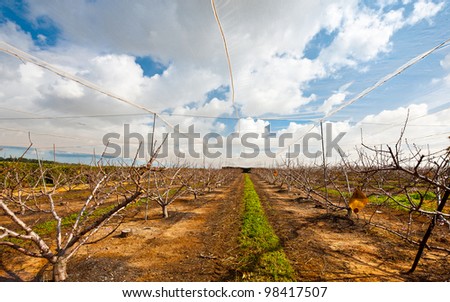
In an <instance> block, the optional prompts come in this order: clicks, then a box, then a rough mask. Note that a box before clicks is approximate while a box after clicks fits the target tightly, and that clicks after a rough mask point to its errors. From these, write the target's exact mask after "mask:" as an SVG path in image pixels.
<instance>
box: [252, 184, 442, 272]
mask: <svg viewBox="0 0 450 302" xmlns="http://www.w3.org/2000/svg"><path fill="white" fill-rule="evenodd" d="M252 180H253V182H254V184H255V188H256V191H257V192H258V195H259V196H260V197H261V200H262V202H263V205H264V206H265V209H266V213H267V215H268V217H269V220H270V222H271V224H272V225H273V227H274V229H275V232H276V233H277V235H278V236H279V237H280V239H281V241H282V243H283V246H284V249H285V253H286V255H287V257H288V258H289V259H290V261H291V264H292V266H293V268H294V269H295V271H296V275H297V279H298V280H299V281H450V255H449V253H447V252H440V251H435V250H432V251H430V250H426V251H425V252H424V255H423V258H422V260H421V262H420V263H419V266H418V268H417V269H416V272H414V273H413V274H412V275H406V274H404V273H403V272H405V271H408V270H409V268H410V267H411V264H412V262H413V259H414V257H415V255H416V252H417V248H418V247H417V246H416V245H413V244H411V243H407V242H406V241H404V240H402V239H401V238H400V237H398V236H395V235H392V234H391V233H388V232H387V231H385V230H382V229H380V228H375V227H373V226H369V225H367V223H366V222H367V220H368V219H370V218H372V222H376V223H379V224H383V225H384V226H387V227H388V228H390V229H392V230H401V229H402V228H404V227H405V221H406V218H407V217H408V215H407V213H406V214H405V212H399V211H394V210H392V209H389V208H385V209H382V210H380V209H375V208H371V207H367V208H366V209H364V210H363V213H361V215H360V217H359V218H355V219H353V221H351V220H349V219H346V217H345V214H346V213H345V212H330V213H327V210H326V209H324V208H321V207H318V205H317V204H316V203H314V202H313V201H311V200H307V199H304V198H301V195H294V194H288V193H287V192H286V190H280V188H279V187H274V186H271V185H269V184H267V183H265V182H263V181H261V180H260V179H258V178H257V177H256V176H254V175H252ZM377 210H378V212H375V211H377ZM374 212H375V213H376V214H375V215H374V216H372V217H371V216H370V214H371V213H374ZM416 219H417V220H420V218H416ZM428 222H429V220H428V218H426V217H423V218H422V221H421V222H420V221H419V223H418V224H419V225H420V228H419V229H414V230H413V233H414V232H416V233H418V234H422V233H423V231H424V229H425V228H426V227H427V226H428ZM432 237H433V241H432V243H433V244H434V243H436V242H438V243H439V245H440V246H443V247H446V248H447V249H450V244H449V241H448V240H447V239H448V238H450V230H449V228H448V226H440V227H436V228H435V231H434V233H433V235H432Z"/></svg>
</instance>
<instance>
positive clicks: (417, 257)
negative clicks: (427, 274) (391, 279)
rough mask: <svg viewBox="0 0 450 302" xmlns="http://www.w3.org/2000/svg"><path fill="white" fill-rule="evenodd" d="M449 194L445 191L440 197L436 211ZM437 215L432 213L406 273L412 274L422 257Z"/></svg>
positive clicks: (440, 209)
mask: <svg viewBox="0 0 450 302" xmlns="http://www.w3.org/2000/svg"><path fill="white" fill-rule="evenodd" d="M449 196H450V191H448V190H447V191H445V193H444V196H443V197H442V200H441V203H440V204H439V206H438V208H437V209H436V212H442V210H443V209H444V207H445V204H446V203H447V200H448V198H449ZM437 217H438V214H435V215H433V217H432V218H431V221H430V225H429V226H428V229H427V231H426V232H425V235H424V236H423V238H422V241H421V242H420V245H419V250H418V251H417V254H416V258H415V259H414V263H413V265H412V267H411V269H410V270H409V271H408V272H407V274H412V273H414V271H415V270H416V267H417V265H418V264H419V261H420V258H421V257H422V253H423V250H424V249H425V247H426V246H427V241H428V238H430V236H431V233H432V232H433V229H434V226H435V225H436V219H437Z"/></svg>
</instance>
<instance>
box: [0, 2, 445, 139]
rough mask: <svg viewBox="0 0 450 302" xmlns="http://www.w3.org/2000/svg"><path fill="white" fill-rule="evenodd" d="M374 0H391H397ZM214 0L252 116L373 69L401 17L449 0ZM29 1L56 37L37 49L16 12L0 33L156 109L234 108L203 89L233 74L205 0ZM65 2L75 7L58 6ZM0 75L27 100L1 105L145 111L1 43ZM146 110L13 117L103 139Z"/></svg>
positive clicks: (295, 109)
mask: <svg viewBox="0 0 450 302" xmlns="http://www.w3.org/2000/svg"><path fill="white" fill-rule="evenodd" d="M403 2H405V1H403ZM379 3H380V5H383V6H388V5H391V4H394V1H392V0H380V1H379ZM397 3H399V2H398V1H397ZM216 4H217V8H218V13H219V16H220V18H221V21H222V25H223V28H224V31H225V35H226V38H227V42H228V46H229V50H230V55H231V62H232V67H233V72H234V78H235V88H236V105H237V106H238V107H239V108H240V110H241V114H242V115H243V116H253V117H255V116H261V115H263V114H269V113H273V114H276V115H277V114H299V113H301V112H302V110H303V109H304V108H305V106H306V105H308V104H309V103H311V102H313V101H315V100H317V96H316V94H315V92H316V91H314V90H312V89H309V88H310V87H311V83H314V82H317V81H320V80H323V79H330V78H337V77H339V76H340V71H345V70H346V69H347V68H348V67H350V68H355V69H356V70H359V71H361V70H362V68H363V67H364V68H366V70H370V65H369V63H370V62H372V61H376V60H377V59H378V58H379V57H380V55H382V54H387V53H389V52H390V51H391V50H392V49H393V46H395V44H394V43H395V41H394V39H393V37H394V35H395V33H396V32H397V31H398V30H399V29H401V28H404V27H405V26H406V25H407V24H410V25H412V24H415V23H417V22H419V21H420V20H432V18H433V16H435V15H436V14H437V13H438V12H440V11H441V10H442V9H443V7H444V5H443V3H438V2H432V1H424V0H419V1H417V2H415V3H414V10H413V12H412V13H410V14H409V16H407V15H406V10H404V9H403V8H396V9H394V10H388V8H386V9H385V11H383V10H378V9H374V8H370V7H368V6H367V5H365V4H364V3H360V2H359V1H356V0H351V1H346V0H327V1H320V2H319V1H291V2H283V3H282V4H281V3H279V2H276V1H258V5H255V4H254V3H253V2H251V1H237V2H227V1H217V3H216ZM408 5H410V6H411V5H412V4H411V3H410V4H408ZM29 8H30V15H29V16H27V17H29V18H30V19H31V21H33V20H32V19H33V18H36V17H39V16H48V17H49V18H50V19H51V20H53V21H54V22H55V24H56V25H57V26H58V27H59V28H60V29H61V32H60V34H61V37H60V39H59V40H58V43H57V44H56V45H55V46H51V47H46V48H45V49H41V48H39V47H37V46H36V45H35V44H34V43H33V40H32V37H31V35H30V34H29V33H26V32H24V31H23V30H21V29H20V28H19V27H18V26H17V25H16V24H14V23H13V22H9V21H8V22H5V23H3V24H1V25H0V40H4V41H6V42H8V43H11V44H13V45H14V46H16V47H18V48H20V49H22V50H24V51H27V52H30V53H32V54H33V55H35V56H36V57H39V58H42V59H44V60H46V61H48V62H50V63H52V64H54V65H56V66H57V67H59V68H61V69H64V70H67V71H68V72H71V73H74V74H76V75H79V76H81V77H84V78H87V79H88V80H90V81H92V82H93V83H96V84H98V85H99V86H102V87H103V88H105V89H106V90H109V91H111V92H114V93H115V94H118V95H120V96H123V97H124V98H127V99H129V100H132V101H134V102H136V103H138V104H141V105H143V106H145V107H147V108H149V109H152V110H155V111H164V110H167V111H170V112H173V113H174V114H179V115H183V114H184V115H217V116H218V115H222V114H226V115H232V113H233V112H232V107H231V101H230V97H231V93H228V94H227V95H226V99H225V100H222V99H221V100H219V99H213V100H207V93H208V92H210V91H212V90H214V89H217V88H219V87H223V86H228V85H229V77H228V69H227V64H226V59H225V56H224V50H223V45H222V40H221V37H220V35H219V31H218V28H217V24H216V23H215V19H214V17H213V15H212V11H211V7H210V4H209V2H205V1H194V2H192V1H190V2H186V1H170V2H158V1H155V2H150V3H149V2H148V1H133V2H126V1H119V0H114V1H82V2H79V1H56V2H55V1H50V0H42V1H31V2H30V3H29ZM67 11H70V12H71V13H70V14H66V13H61V12H67ZM117 16H120V17H117ZM321 32H326V34H328V35H330V37H329V39H330V40H329V41H325V42H326V43H325V44H326V45H325V46H321V45H320V46H321V49H322V51H318V52H319V53H320V54H319V56H318V57H317V58H314V59H313V58H307V57H305V48H306V46H307V45H308V44H309V43H311V41H312V39H313V38H314V37H317V34H318V33H321ZM37 39H39V40H40V43H43V42H45V40H46V39H48V38H46V37H45V36H44V35H40V36H38V38H37ZM38 44H39V43H38ZM136 56H151V57H152V58H153V59H154V60H156V61H159V62H161V63H163V64H164V65H165V66H168V69H167V70H165V71H164V73H162V74H161V75H155V76H153V77H145V76H144V74H143V70H142V68H141V66H139V65H138V64H137V63H136V62H135V58H136ZM362 63H364V66H361V65H363V64H362ZM366 63H367V64H366ZM441 66H442V67H443V68H446V69H449V68H450V67H449V66H450V59H449V55H447V57H445V58H444V59H443V60H442V61H441ZM448 78H449V77H447V79H448ZM0 81H1V82H2V83H4V85H3V87H2V91H1V94H0V101H1V102H2V106H3V107H6V108H9V109H13V110H16V111H17V109H20V110H21V111H23V112H24V111H25V112H28V114H27V113H23V112H22V113H19V112H14V113H13V111H11V110H9V111H3V112H2V113H5V112H7V113H8V114H11V115H12V116H17V117H29V116H36V115H37V116H60V115H78V114H79V115H86V114H88V115H95V114H98V115H100V114H121V113H136V112H141V111H139V110H137V109H136V108H133V107H130V106H128V105H125V104H122V103H120V102H118V101H116V100H114V99H111V98H109V97H106V96H104V95H102V94H99V93H97V92H94V91H91V90H89V89H87V88H83V87H82V86H80V85H78V84H76V83H74V82H70V81H67V80H64V79H62V78H60V77H58V76H55V75H53V74H51V73H50V72H48V71H45V70H43V69H40V68H38V67H36V66H33V65H31V64H23V63H22V62H21V61H19V60H17V59H16V58H13V57H9V56H6V55H4V54H0ZM346 81H349V80H346ZM449 83H450V80H449ZM339 85H340V84H339ZM349 85H351V82H350V83H348V84H347V85H344V86H342V87H341V88H340V89H338V90H336V88H330V87H328V88H329V90H330V91H334V93H333V94H332V95H331V96H330V97H329V98H328V99H327V100H326V101H325V102H324V103H323V104H320V105H318V106H316V107H319V108H320V110H321V111H323V112H325V113H326V112H329V111H330V110H331V109H332V108H333V106H336V105H338V104H340V103H342V102H343V101H344V100H345V98H346V96H347V95H348V92H347V90H348V88H349ZM321 94H322V91H321ZM399 113H400V111H398V112H396V114H399ZM382 117H383V115H382V114H381V113H380V115H379V116H378V115H377V119H380V120H381V119H382ZM149 120H151V117H149V116H124V117H104V118H98V119H89V118H85V119H73V120H48V121H45V120H44V121H43V122H41V123H35V121H26V120H24V121H12V122H8V126H10V127H12V128H17V129H23V130H25V133H26V130H29V129H32V130H34V131H36V132H42V133H44V132H50V133H53V134H58V135H64V134H73V133H76V134H77V135H78V136H80V137H86V138H89V139H83V140H81V141H76V140H70V139H63V138H59V139H61V140H62V141H63V142H64V143H63V144H66V145H67V146H70V145H71V146H75V145H77V144H78V145H82V144H88V142H89V144H97V145H101V143H100V140H101V137H102V135H103V134H104V133H107V132H109V131H121V129H122V127H123V123H125V122H126V123H131V124H133V125H136V127H137V128H138V129H140V130H142V131H148V123H149ZM168 120H169V121H171V122H172V123H180V124H182V125H189V124H192V123H194V124H195V125H196V128H198V129H199V130H200V131H202V132H206V131H214V130H215V129H219V130H220V131H224V130H226V128H227V127H226V126H225V124H224V123H221V122H217V121H215V120H213V119H196V118H193V117H177V116H173V117H170V118H168ZM266 123H267V122H265V121H263V120H256V121H255V120H253V119H250V120H247V119H243V120H241V130H242V131H253V130H255V131H257V133H260V132H258V131H262V130H263V127H264V125H266ZM1 125H5V123H3V122H1ZM1 125H0V126H1ZM308 126H310V125H297V124H295V123H293V124H292V125H289V129H288V130H289V131H291V130H292V131H297V130H299V129H300V130H303V129H304V128H305V127H308ZM261 127H262V128H261ZM3 139H4V140H3ZM59 139H58V138H56V137H45V136H39V138H38V137H36V144H37V145H38V143H41V145H42V146H44V145H46V146H48V145H51V144H52V142H54V141H55V140H59ZM15 142H16V143H17V144H19V143H18V142H19V140H16V137H14V136H8V137H7V138H5V137H2V144H15ZM58 142H59V141H58ZM22 143H25V144H26V143H27V139H26V135H25V136H24V138H23V140H22V139H21V140H20V144H22ZM89 148H90V147H89Z"/></svg>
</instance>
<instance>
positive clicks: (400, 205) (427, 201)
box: [369, 192, 436, 211]
mask: <svg viewBox="0 0 450 302" xmlns="http://www.w3.org/2000/svg"><path fill="white" fill-rule="evenodd" d="M421 193H422V195H424V202H423V204H422V206H421V209H422V210H425V211H434V210H436V194H434V193H433V192H421ZM409 196H410V198H411V201H412V202H413V203H414V204H415V205H416V206H418V205H419V203H420V194H419V193H418V192H415V193H411V194H409ZM393 198H394V200H392V199H391V198H388V197H387V196H386V195H372V196H369V201H370V202H371V203H373V204H376V205H383V204H384V205H387V206H389V207H391V208H394V209H398V210H403V211H409V208H410V207H411V204H410V202H409V200H408V197H407V196H406V195H405V194H398V195H396V196H393ZM405 207H406V208H405Z"/></svg>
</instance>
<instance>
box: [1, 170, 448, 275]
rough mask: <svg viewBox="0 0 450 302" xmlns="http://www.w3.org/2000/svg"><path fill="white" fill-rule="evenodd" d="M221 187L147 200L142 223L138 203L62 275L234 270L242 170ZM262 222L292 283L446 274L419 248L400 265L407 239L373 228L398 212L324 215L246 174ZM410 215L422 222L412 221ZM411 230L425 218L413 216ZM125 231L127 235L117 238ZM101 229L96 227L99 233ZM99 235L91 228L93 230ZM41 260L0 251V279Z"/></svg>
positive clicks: (33, 270) (442, 237)
mask: <svg viewBox="0 0 450 302" xmlns="http://www.w3.org/2000/svg"><path fill="white" fill-rule="evenodd" d="M237 175H238V177H237V178H236V179H235V181H234V182H233V183H232V184H230V185H229V186H228V187H222V188H220V189H218V190H216V191H214V192H211V193H208V194H206V195H203V196H200V197H199V198H198V199H197V200H194V199H193V197H192V196H185V197H183V198H181V199H180V200H178V201H176V202H175V203H173V204H172V205H171V206H170V207H169V213H170V218H168V219H161V210H160V208H159V207H158V206H157V205H156V204H152V205H151V208H150V212H149V219H148V220H147V221H145V219H144V210H143V207H142V206H141V207H134V208H132V209H130V210H128V211H127V213H126V218H125V220H124V222H123V223H122V225H121V226H120V227H119V228H118V229H117V230H116V231H115V232H114V233H113V235H111V236H110V237H108V238H106V239H104V240H102V241H100V242H97V243H95V244H90V245H85V246H83V247H82V248H81V249H80V250H79V252H78V253H77V254H76V256H74V258H72V259H71V260H70V262H69V266H68V273H69V279H68V281H233V280H235V279H236V278H235V277H236V274H239V272H238V258H239V242H238V236H239V231H240V224H241V220H240V215H241V211H242V208H241V203H242V194H243V176H242V175H241V174H237ZM251 178H252V180H253V182H254V184H255V189H256V191H257V192H258V194H259V196H260V198H261V201H262V203H263V206H264V208H265V211H266V213H267V216H268V218H269V221H270V222H271V224H272V226H273V228H274V230H275V232H276V234H277V235H278V236H279V237H280V239H281V242H282V244H283V247H284V250H285V253H286V255H287V257H288V258H289V260H290V262H291V264H292V267H293V268H294V270H295V272H296V277H297V280H298V281H450V255H449V253H446V252H439V251H435V250H425V252H424V255H423V258H422V260H421V262H420V264H419V266H418V268H417V270H416V272H415V273H414V274H412V275H406V274H403V273H402V272H405V271H407V270H408V269H409V268H410V266H411V264H412V261H413V259H414V257H415V254H416V252H417V246H415V245H413V244H411V243H407V242H405V241H404V240H402V239H400V238H399V237H397V236H394V235H392V234H390V233H388V232H386V231H384V230H382V229H380V228H375V227H372V226H368V225H367V223H366V221H367V219H368V218H369V217H368V215H369V216H370V214H369V213H375V214H374V215H373V216H372V217H371V218H372V221H373V222H375V223H380V224H383V225H385V226H389V227H390V228H391V229H393V230H401V228H404V227H405V216H406V217H407V215H406V214H405V213H404V212H398V211H397V212H396V211H395V210H392V209H378V208H371V207H370V206H368V207H367V208H366V209H364V210H363V211H362V213H361V215H360V217H359V218H355V219H354V220H353V221H350V220H348V219H345V213H343V212H333V213H327V210H326V209H324V208H321V207H318V205H317V204H316V203H314V202H313V201H311V200H307V199H305V198H302V196H301V194H300V193H301V192H300V193H299V192H297V194H293V193H292V192H291V193H288V192H286V191H285V190H280V188H279V187H275V186H271V185H269V184H267V183H265V182H263V181H261V180H260V179H258V178H257V177H256V176H255V175H251ZM420 219H423V220H422V224H420V221H421V220H420ZM417 220H418V222H419V225H420V227H419V228H418V229H413V230H412V231H413V233H414V232H416V233H417V237H418V238H419V237H420V234H421V233H423V231H424V229H425V228H426V227H427V225H428V218H426V217H423V218H420V217H419V218H417ZM123 229H131V230H132V235H131V236H129V237H126V238H121V237H120V236H119V234H120V232H121V230H123ZM110 231H111V229H108V228H106V229H104V230H103V232H104V233H108V232H110ZM449 234H450V230H449V229H448V227H446V226H443V227H437V228H436V230H435V232H434V233H433V235H432V240H433V241H432V244H435V243H439V245H440V246H444V247H446V248H450V235H449ZM101 235H102V234H98V236H101ZM44 264H45V261H42V260H39V259H34V258H30V257H25V256H22V255H21V254H19V253H16V252H13V251H10V250H6V249H0V281H30V280H38V279H36V275H40V276H41V277H40V278H41V279H43V280H49V279H50V272H48V271H45V270H43V271H41V273H40V274H38V273H39V270H40V269H41V268H42V267H43V265H44Z"/></svg>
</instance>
